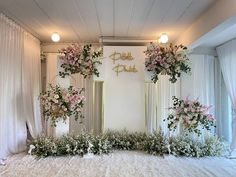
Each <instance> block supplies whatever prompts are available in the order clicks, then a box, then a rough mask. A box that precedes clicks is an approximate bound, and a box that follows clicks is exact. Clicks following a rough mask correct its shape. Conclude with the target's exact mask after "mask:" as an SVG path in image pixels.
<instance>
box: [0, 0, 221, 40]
mask: <svg viewBox="0 0 236 177" xmlns="http://www.w3.org/2000/svg"><path fill="white" fill-rule="evenodd" d="M215 1H217V0H0V11H2V12H3V13H5V14H6V15H7V16H9V17H10V18H12V19H13V20H15V21H16V22H17V23H19V24H20V25H22V26H23V27H24V28H26V30H28V31H29V32H31V33H32V34H33V35H35V36H36V37H38V38H39V39H40V40H41V41H42V42H50V35H51V34H52V33H53V32H58V33H60V34H61V40H62V42H75V41H78V42H83V43H84V42H98V41H99V37H101V36H111V37H127V38H129V37H133V38H143V39H155V38H156V37H157V36H158V35H160V34H161V33H163V32H165V33H167V34H168V35H169V37H170V40H171V41H173V40H175V38H176V37H177V36H179V35H180V34H181V33H182V32H183V30H184V29H185V28H187V27H188V26H190V25H191V23H193V21H194V20H195V19H196V18H198V17H199V16H200V15H201V13H202V12H204V11H205V10H206V9H207V8H209V7H210V6H211V5H212V4H213V3H214V2H215Z"/></svg>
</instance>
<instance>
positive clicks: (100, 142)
mask: <svg viewBox="0 0 236 177" xmlns="http://www.w3.org/2000/svg"><path fill="white" fill-rule="evenodd" d="M90 144H91V145H92V146H91V149H90V152H91V153H93V154H98V155H100V154H108V153H110V152H112V151H113V150H141V151H145V152H147V153H149V154H152V155H161V156H163V155H165V154H172V155H175V156H187V157H204V156H222V155H223V154H224V153H225V152H226V150H227V146H226V145H225V143H224V142H223V141H222V140H220V139H219V138H217V137H215V136H209V137H206V138H205V139H204V140H202V139H200V138H199V139H196V138H195V139H193V138H191V137H190V136H189V135H186V134H184V135H180V136H172V137H169V138H168V137H166V136H164V135H163V133H161V132H157V133H154V134H146V133H130V132H128V131H122V132H117V131H108V132H107V133H105V134H104V135H99V136H93V135H91V134H86V133H82V134H79V135H77V136H70V135H67V136H63V137H61V138H58V139H54V138H51V137H39V138H37V139H35V140H32V141H31V142H29V144H28V149H29V150H28V153H29V154H31V155H35V156H37V157H47V156H63V155H80V156H83V155H85V154H87V153H88V149H89V145H90Z"/></svg>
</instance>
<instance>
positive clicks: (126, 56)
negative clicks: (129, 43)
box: [109, 51, 134, 64]
mask: <svg viewBox="0 0 236 177" xmlns="http://www.w3.org/2000/svg"><path fill="white" fill-rule="evenodd" d="M109 57H110V58H111V59H112V60H113V63H114V64H115V62H116V60H133V59H134V57H133V56H132V55H131V52H127V53H125V52H122V53H119V52H116V51H115V52H114V53H113V54H111V55H110V56H109Z"/></svg>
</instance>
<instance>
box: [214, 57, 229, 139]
mask: <svg viewBox="0 0 236 177" xmlns="http://www.w3.org/2000/svg"><path fill="white" fill-rule="evenodd" d="M215 98H216V100H215V101H216V102H215V108H216V109H215V113H216V115H215V116H216V133H217V135H218V136H219V137H222V138H223V139H224V140H226V141H227V142H230V141H231V139H232V129H231V128H229V127H231V123H232V104H231V101H230V98H229V95H228V93H227V89H226V86H225V82H224V79H223V76H222V72H221V68H220V63H219V59H218V58H216V59H215Z"/></svg>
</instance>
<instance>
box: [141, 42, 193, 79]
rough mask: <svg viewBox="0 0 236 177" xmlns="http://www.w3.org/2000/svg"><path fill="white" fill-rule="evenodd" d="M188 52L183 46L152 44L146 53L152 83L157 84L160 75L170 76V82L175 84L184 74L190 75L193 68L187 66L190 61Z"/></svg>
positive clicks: (146, 65) (147, 67)
mask: <svg viewBox="0 0 236 177" xmlns="http://www.w3.org/2000/svg"><path fill="white" fill-rule="evenodd" d="M186 51H187V47H185V46H183V45H173V44H169V45H168V46H161V45H158V44H155V43H150V45H149V46H148V48H147V50H146V51H144V53H145V55H146V61H145V67H146V69H147V71H149V72H151V73H152V81H153V82H154V83H156V82H157V80H158V75H159V74H164V75H169V76H170V79H169V80H170V81H171V82H172V83H175V82H176V81H177V77H180V76H181V73H182V72H185V73H189V72H190V71H191V68H190V67H189V66H188V64H187V63H188V60H189V59H188V57H187V55H186Z"/></svg>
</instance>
